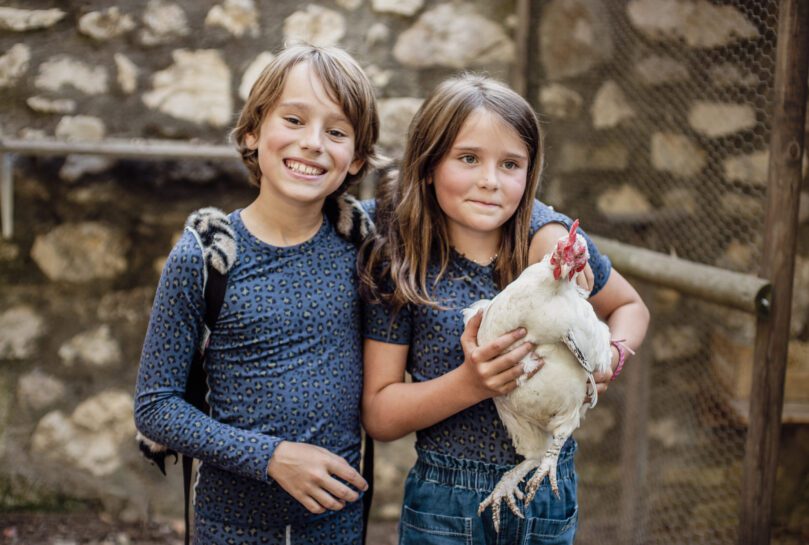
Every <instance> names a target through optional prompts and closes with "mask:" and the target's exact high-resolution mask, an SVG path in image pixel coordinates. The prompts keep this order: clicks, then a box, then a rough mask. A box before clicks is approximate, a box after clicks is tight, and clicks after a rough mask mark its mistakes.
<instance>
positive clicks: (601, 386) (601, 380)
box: [584, 346, 620, 405]
mask: <svg viewBox="0 0 809 545" xmlns="http://www.w3.org/2000/svg"><path fill="white" fill-rule="evenodd" d="M610 348H611V349H612V362H611V363H610V370H609V371H607V372H606V373H593V378H594V379H595V381H596V391H597V392H598V395H599V396H600V395H602V394H603V393H604V392H606V391H607V388H608V387H609V385H610V382H612V373H613V372H614V370H615V367H616V366H617V365H618V358H619V356H620V354H618V349H617V348H615V347H614V346H611V347H610ZM589 403H590V396H585V397H584V404H585V405H586V404H589Z"/></svg>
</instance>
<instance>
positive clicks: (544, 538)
mask: <svg viewBox="0 0 809 545" xmlns="http://www.w3.org/2000/svg"><path fill="white" fill-rule="evenodd" d="M542 158H543V155H542V143H541V135H540V130H539V125H538V122H537V118H536V116H535V114H534V112H533V111H532V109H531V107H530V106H529V105H528V103H527V102H526V101H525V100H524V99H522V98H521V97H520V96H519V95H517V94H516V93H514V92H513V91H511V90H510V89H508V88H507V87H505V86H503V85H502V84H500V83H497V82H495V81H493V80H491V79H488V78H483V77H477V76H471V75H465V76H461V77H458V78H454V79H450V80H448V81H446V82H444V83H443V84H441V85H439V86H438V88H437V89H436V90H435V91H434V92H433V93H432V95H431V96H430V97H428V98H427V100H426V101H425V102H424V104H423V105H422V107H421V108H420V109H419V111H418V112H417V113H416V115H415V117H414V119H413V121H412V122H411V125H410V130H409V134H408V142H407V147H406V149H405V154H404V158H403V163H402V170H401V173H400V174H399V176H398V180H396V181H394V183H391V184H388V185H386V186H384V187H383V188H382V190H381V193H380V196H379V200H378V205H377V206H378V210H377V211H376V218H377V235H376V236H375V238H374V239H373V240H370V241H368V242H367V243H366V246H365V247H364V248H363V250H362V251H361V256H362V259H361V283H362V286H361V290H362V292H363V295H364V296H365V297H366V298H367V299H368V300H369V301H372V302H373V304H371V305H369V308H368V309H367V313H366V314H367V315H366V331H365V336H366V340H365V354H364V360H365V382H364V391H363V423H364V425H365V427H366V430H367V431H368V433H369V434H370V435H371V436H373V437H374V438H377V439H379V440H383V441H390V440H393V439H396V438H399V437H402V436H404V435H406V434H407V433H410V432H413V431H416V432H417V441H416V449H417V452H418V461H417V463H416V465H415V467H414V468H413V469H412V470H411V472H410V474H409V476H408V478H407V482H406V484H405V499H404V505H403V509H402V517H401V524H400V543H402V544H406V545H407V544H411V543H419V544H430V543H436V544H437V543H442V544H447V543H473V542H474V543H571V542H572V541H573V538H574V536H575V532H576V527H577V516H578V514H577V502H576V473H575V469H574V465H573V453H574V451H575V448H576V445H575V442H574V441H573V440H572V439H571V440H570V441H568V443H567V444H566V445H565V447H564V448H563V450H562V453H561V454H560V457H559V466H558V479H559V484H560V498H559V499H557V498H555V497H552V496H551V493H550V489H549V487H548V486H547V484H543V486H542V487H541V488H540V491H539V493H538V494H537V496H536V497H535V499H534V500H533V501H532V502H531V504H530V505H527V506H525V508H524V514H525V519H524V520H523V519H519V518H517V517H515V516H514V515H513V514H512V513H511V512H510V510H508V509H503V510H502V511H501V512H502V513H503V515H502V518H501V526H500V532H499V535H498V534H497V533H496V532H495V531H494V528H493V525H492V521H491V517H488V516H484V517H478V516H477V509H478V505H479V504H480V502H481V501H483V500H484V499H485V498H486V497H487V496H488V495H489V494H490V492H491V491H492V489H493V487H494V485H495V484H496V483H497V482H498V481H499V479H500V477H501V476H502V474H503V473H504V472H505V471H507V470H509V469H511V467H513V466H514V465H515V464H516V463H518V462H519V461H521V460H519V459H518V457H517V454H516V453H515V451H514V449H513V447H512V444H511V440H510V439H509V437H508V434H507V432H506V430H505V428H504V427H503V425H502V423H501V422H500V419H499V418H498V416H497V412H496V409H495V407H494V403H493V402H492V401H491V399H490V398H491V397H493V396H496V395H500V394H504V393H506V392H509V391H511V390H513V389H514V388H515V387H516V381H515V379H516V378H517V377H518V376H519V375H520V374H521V373H522V369H521V366H519V365H515V364H516V363H517V362H518V361H519V360H520V359H521V358H522V357H523V356H525V355H526V354H527V353H528V352H529V351H530V350H531V349H532V347H531V346H530V345H528V344H527V343H525V344H523V345H522V346H520V347H518V348H516V349H514V350H513V351H511V352H508V353H505V354H503V353H502V352H503V350H504V348H505V347H507V346H510V345H511V344H513V343H514V342H516V341H517V340H518V339H519V338H520V337H521V336H522V335H524V331H520V330H518V331H515V332H512V333H510V334H507V335H504V336H502V337H500V338H498V339H496V340H495V341H493V342H492V343H490V344H488V345H485V346H478V345H477V342H476V336H477V333H476V332H477V328H478V327H479V325H480V316H477V317H476V318H474V319H472V320H471V321H470V322H469V325H468V327H467V328H466V330H465V331H464V327H463V323H462V315H461V312H460V310H461V309H463V308H465V307H467V306H469V305H470V304H471V303H473V302H475V301H477V300H479V299H484V298H492V297H493V296H494V295H495V294H496V293H497V292H498V291H499V290H500V289H502V288H503V287H504V286H505V285H506V284H508V283H509V282H510V281H511V280H513V279H514V278H516V277H517V276H518V275H519V273H520V272H521V271H522V269H524V268H525V267H526V266H527V265H529V264H531V263H534V262H537V261H539V260H540V259H541V257H542V256H543V255H544V254H545V253H547V252H548V251H550V250H551V249H552V247H553V245H554V244H555V243H556V241H557V240H558V239H559V238H560V237H561V236H564V235H565V234H566V233H567V230H568V228H569V227H570V225H571V223H572V222H571V221H570V219H569V218H567V217H566V216H563V215H562V214H558V213H556V212H554V211H553V210H552V209H550V208H549V207H547V206H545V205H543V204H541V203H539V202H538V201H535V200H534V194H535V193H536V191H537V189H538V186H539V177H540V171H541V167H542ZM588 244H589V246H590V254H591V257H590V266H591V270H588V275H590V276H589V278H591V282H592V283H593V286H592V294H591V299H590V301H591V302H592V304H593V306H594V307H595V309H596V311H597V313H598V314H599V316H600V317H601V318H602V319H604V320H605V321H606V322H607V323H608V324H609V326H610V329H611V332H612V334H613V337H614V338H620V339H626V345H628V346H629V347H630V348H636V347H637V346H638V345H639V344H640V342H641V341H642V339H643V336H644V334H645V331H646V326H647V322H648V312H647V310H646V308H645V306H644V304H643V302H642V301H641V299H640V297H639V296H638V294H637V293H636V292H635V290H634V289H633V288H632V287H631V286H630V285H629V284H628V283H627V282H626V281H625V280H624V279H623V278H622V277H621V275H619V274H618V273H617V272H616V271H612V270H611V265H610V262H609V260H608V259H607V258H606V257H604V256H602V255H601V254H599V253H598V251H597V249H596V248H595V247H594V246H593V245H592V243H591V242H590V241H589V239H588ZM459 338H460V343H459V342H458V339H459ZM613 350H614V352H613V369H615V368H616V367H617V366H618V363H619V361H622V358H623V356H622V355H621V354H619V350H622V348H621V347H620V345H619V346H618V347H614V349H613ZM405 370H407V371H408V372H409V373H410V374H411V376H412V378H413V381H412V382H405V380H404V374H405ZM540 372H541V371H540ZM597 380H598V382H599V386H598V389H599V392H600V393H601V392H603V391H604V390H606V387H607V385H608V383H609V380H610V376H600V377H597ZM498 539H499V541H498Z"/></svg>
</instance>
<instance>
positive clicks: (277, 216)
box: [241, 192, 323, 247]
mask: <svg viewBox="0 0 809 545" xmlns="http://www.w3.org/2000/svg"><path fill="white" fill-rule="evenodd" d="M241 217H242V222H244V226H245V227H246V228H247V230H248V231H250V234H252V235H253V236H254V237H256V238H258V239H259V240H261V241H262V242H266V243H267V244H271V245H273V246H282V247H283V246H294V245H296V244H301V243H302V242H306V241H307V240H309V239H310V238H312V237H313V236H315V234H316V233H317V232H318V230H319V229H320V226H321V225H322V223H323V201H320V202H315V203H306V204H302V203H280V202H274V199H272V198H270V197H269V195H267V194H265V193H263V192H262V193H261V194H259V196H258V198H257V199H256V200H255V201H253V202H252V203H250V204H249V205H248V206H247V207H246V208H245V209H244V210H242V214H241Z"/></svg>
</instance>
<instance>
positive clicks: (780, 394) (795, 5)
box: [738, 0, 809, 545]
mask: <svg viewBox="0 0 809 545" xmlns="http://www.w3.org/2000/svg"><path fill="white" fill-rule="evenodd" d="M778 10H779V11H778V48H777V53H776V66H775V89H774V91H775V93H774V94H775V96H774V98H775V101H774V112H773V124H772V127H773V128H772V135H771V138H770V163H769V171H768V177H767V182H768V185H767V220H766V224H765V233H764V248H763V252H762V253H763V255H762V268H761V276H762V277H763V278H766V279H768V280H769V281H770V282H771V284H772V305H771V311H770V313H769V316H767V315H764V314H759V315H758V318H757V320H756V345H755V352H754V360H753V387H752V391H751V393H750V424H749V426H748V430H747V442H746V444H745V459H744V465H743V473H742V497H741V507H740V510H739V536H738V543H739V544H740V545H767V544H769V542H770V524H771V519H772V506H773V493H774V491H775V476H776V468H777V466H778V447H779V441H780V438H781V412H782V409H783V401H784V376H785V374H786V357H787V347H788V344H789V321H790V303H791V301H790V300H791V298H792V279H793V274H794V269H795V249H796V243H797V227H798V203H799V196H800V193H799V192H800V185H801V157H802V156H803V145H804V119H805V116H806V77H807V71H808V70H809V2H807V1H806V0H782V1H781V3H780V5H779V8H778Z"/></svg>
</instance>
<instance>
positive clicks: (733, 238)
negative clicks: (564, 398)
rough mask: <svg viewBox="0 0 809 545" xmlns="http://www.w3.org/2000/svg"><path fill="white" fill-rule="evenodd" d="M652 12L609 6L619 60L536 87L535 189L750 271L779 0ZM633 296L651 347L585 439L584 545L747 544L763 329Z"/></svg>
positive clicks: (662, 297)
mask: <svg viewBox="0 0 809 545" xmlns="http://www.w3.org/2000/svg"><path fill="white" fill-rule="evenodd" d="M552 4H556V3H555V2H542V3H541V6H540V9H539V11H538V13H537V15H536V16H537V17H538V19H537V25H536V26H537V28H538V32H540V33H541V32H542V30H543V28H542V18H543V17H546V18H547V17H548V16H549V10H550V9H551V8H553V6H552ZM574 4H576V3H575V2H574ZM578 4H584V3H582V2H579V3H578ZM652 4H654V2H643V1H626V0H610V1H607V0H605V1H604V2H603V3H602V5H603V13H602V15H605V16H606V17H607V18H608V23H607V25H608V27H609V29H610V39H611V45H610V46H609V47H611V56H610V58H609V60H607V61H606V62H602V63H601V64H598V65H596V66H594V67H593V68H591V69H589V70H587V71H586V72H584V73H581V74H578V75H576V76H575V77H572V78H568V79H564V80H563V81H562V82H561V87H560V84H559V83H558V82H551V81H550V80H547V81H546V80H543V76H542V74H536V75H535V76H534V79H533V80H530V78H529V81H533V84H532V85H531V84H529V94H530V95H531V96H535V97H536V100H537V109H538V111H539V112H540V113H541V114H543V116H544V118H545V120H546V122H547V123H546V134H547V140H546V142H547V145H546V147H547V151H546V160H547V169H546V171H545V178H544V183H543V185H544V189H543V193H542V195H541V196H542V198H543V200H544V201H546V202H548V203H549V204H552V205H555V206H556V207H557V208H559V209H560V210H561V211H563V212H565V213H566V214H568V215H570V216H572V217H579V218H581V220H582V225H583V226H584V227H585V229H586V230H589V231H591V232H594V233H598V234H600V235H605V236H608V237H610V238H614V239H617V240H621V241H623V242H627V243H630V244H633V245H637V246H641V247H646V248H649V249H653V250H657V251H660V252H664V253H672V254H676V255H677V256H679V257H682V258H685V259H688V260H691V261H695V262H699V263H705V264H710V265H715V266H719V267H722V268H725V269H730V270H735V271H739V272H743V273H751V274H755V273H756V272H757V270H758V264H759V258H760V255H761V238H762V236H761V235H762V229H763V225H764V209H765V207H764V205H765V192H766V180H767V161H768V151H767V150H768V145H769V138H770V129H771V109H772V100H773V80H774V72H775V69H774V66H775V48H776V27H777V16H778V13H777V11H778V10H777V6H778V5H777V2H775V1H773V0H762V1H758V2H748V1H744V0H734V1H722V2H719V1H717V2H707V1H705V2H700V1H695V2H680V3H667V4H666V3H658V7H657V9H658V10H659V13H657V14H656V16H657V19H655V21H650V20H649V19H648V18H645V17H646V16H647V15H648V10H649V9H651V8H650V6H651V5H652ZM664 4H665V6H664ZM672 5H674V6H675V8H676V9H674V8H671V6H672ZM666 6H668V7H666ZM652 7H654V6H652ZM664 7H665V9H663V8H664ZM670 8H671V9H670ZM644 9H646V10H647V11H644ZM669 9H670V11H668V12H666V10H669ZM678 10H680V11H678ZM667 22H673V23H675V24H677V25H679V26H676V27H673V26H667V25H666V23H667ZM719 37H723V38H722V39H721V40H720V38H719ZM537 39H540V40H541V36H540V37H538V38H537ZM712 40H714V41H712ZM604 47H607V45H605V46H604ZM560 89H561V91H560ZM560 94H564V96H565V97H567V98H566V100H567V103H566V105H565V106H564V107H563V108H562V109H563V110H564V112H563V113H562V114H561V115H560V113H559V111H554V108H557V107H558V106H559V104H560V99H559V96H560ZM571 103H572V104H573V106H572V107H571V106H570V104H571ZM577 104H578V105H577ZM571 111H573V112H574V113H573V114H571V113H570V112H571ZM576 112H578V113H576ZM636 287H638V288H639V290H640V291H641V292H642V294H643V295H644V298H645V300H646V301H647V302H648V304H649V307H650V310H651V312H652V327H651V330H650V332H649V336H648V337H647V342H646V346H645V347H644V350H643V353H642V354H639V355H638V357H636V358H634V359H633V360H632V361H631V362H630V363H631V368H630V369H628V370H627V371H626V372H625V376H622V377H621V380H620V381H618V382H616V383H614V385H613V386H612V387H611V388H610V390H609V393H608V394H607V395H606V396H604V398H603V400H602V401H601V402H600V405H602V404H603V405H602V406H599V407H598V408H596V410H595V411H592V412H591V413H590V414H588V418H587V421H585V423H584V424H583V426H582V428H581V429H580V430H579V431H578V432H577V437H578V439H579V444H580V452H581V454H580V455H579V456H578V457H577V466H578V469H579V475H580V481H579V491H580V515H581V516H580V530H579V534H578V539H577V543H582V544H587V543H604V542H610V543H644V544H657V543H661V544H662V543H666V544H671V543H706V544H708V543H710V544H720V543H728V544H729V543H736V542H737V527H738V517H739V514H738V513H739V495H740V489H741V471H742V461H743V458H744V443H745V434H746V428H745V422H744V415H743V411H741V410H740V408H743V407H744V406H745V403H746V401H745V396H747V395H748V394H747V392H749V385H750V380H751V379H750V374H751V372H752V341H753V337H754V334H755V320H754V318H753V316H750V315H746V314H744V313H741V312H737V311H731V310H729V309H726V308H722V307H717V306H714V305H709V304H706V303H704V302H701V301H698V300H696V299H693V298H689V297H685V296H681V295H679V294H677V293H675V292H672V291H670V290H665V289H661V288H657V287H655V286H652V285H642V284H636ZM633 374H634V376H633ZM599 413H601V414H600V415H599Z"/></svg>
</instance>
